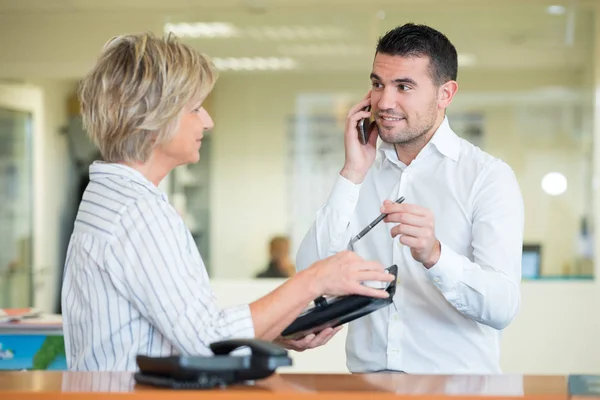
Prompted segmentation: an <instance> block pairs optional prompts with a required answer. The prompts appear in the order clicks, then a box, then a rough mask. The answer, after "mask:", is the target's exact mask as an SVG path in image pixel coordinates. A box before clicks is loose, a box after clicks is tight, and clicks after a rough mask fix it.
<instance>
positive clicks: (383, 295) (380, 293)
mask: <svg viewBox="0 0 600 400" xmlns="http://www.w3.org/2000/svg"><path fill="white" fill-rule="evenodd" d="M352 293H354V294H358V295H360V296H367V297H375V298H378V299H387V298H388V297H390V295H389V293H388V292H386V291H385V290H382V289H374V288H370V287H368V286H364V285H361V284H356V286H354V287H352Z"/></svg>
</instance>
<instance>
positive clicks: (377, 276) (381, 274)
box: [356, 271, 394, 282]
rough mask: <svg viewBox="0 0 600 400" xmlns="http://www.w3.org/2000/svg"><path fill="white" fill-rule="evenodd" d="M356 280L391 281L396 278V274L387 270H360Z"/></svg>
mask: <svg viewBox="0 0 600 400" xmlns="http://www.w3.org/2000/svg"><path fill="white" fill-rule="evenodd" d="M356 280H357V281H359V282H362V281H379V282H391V281H393V280H394V275H392V274H390V273H389V272H385V271H360V272H358V273H357V274H356Z"/></svg>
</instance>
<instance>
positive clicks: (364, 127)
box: [357, 105, 373, 144]
mask: <svg viewBox="0 0 600 400" xmlns="http://www.w3.org/2000/svg"><path fill="white" fill-rule="evenodd" d="M363 111H371V106H370V105H369V106H367V107H365V108H364V109H363ZM357 128H358V140H359V141H360V142H361V143H362V144H367V143H368V142H369V134H370V133H371V130H372V128H373V126H372V120H371V118H362V119H360V120H359V121H358V126H357Z"/></svg>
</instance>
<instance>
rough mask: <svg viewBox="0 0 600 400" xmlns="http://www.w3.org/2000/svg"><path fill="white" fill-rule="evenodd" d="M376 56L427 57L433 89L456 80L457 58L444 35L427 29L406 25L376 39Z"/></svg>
mask: <svg viewBox="0 0 600 400" xmlns="http://www.w3.org/2000/svg"><path fill="white" fill-rule="evenodd" d="M376 53H382V54H388V55H391V56H401V57H425V56H427V57H429V62H430V67H431V71H430V73H431V78H432V79H433V82H434V83H435V84H436V85H438V86H439V85H441V84H444V83H446V82H448V81H450V80H456V75H457V70H458V55H457V53H456V48H455V47H454V45H453V44H452V43H451V42H450V40H448V38H447V37H446V36H444V34H443V33H441V32H439V31H436V30H435V29H433V28H431V27H429V26H427V25H418V24H413V23H408V24H405V25H402V26H398V27H396V28H394V29H392V30H391V31H389V32H387V33H386V34H385V35H383V36H382V37H380V38H379V40H378V42H377V50H376Z"/></svg>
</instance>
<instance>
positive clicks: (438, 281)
mask: <svg viewBox="0 0 600 400" xmlns="http://www.w3.org/2000/svg"><path fill="white" fill-rule="evenodd" d="M433 281H434V282H435V283H440V282H441V281H440V278H435V279H434V280H433Z"/></svg>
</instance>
